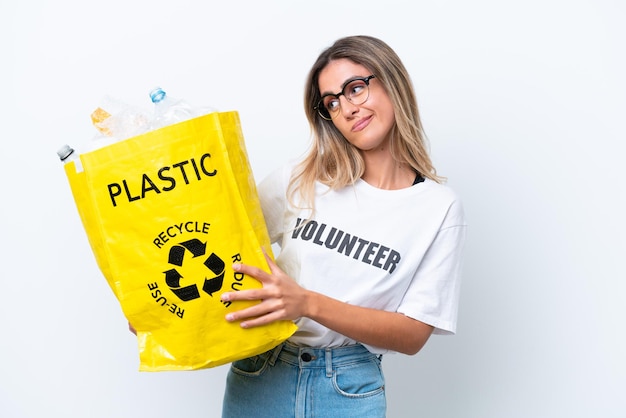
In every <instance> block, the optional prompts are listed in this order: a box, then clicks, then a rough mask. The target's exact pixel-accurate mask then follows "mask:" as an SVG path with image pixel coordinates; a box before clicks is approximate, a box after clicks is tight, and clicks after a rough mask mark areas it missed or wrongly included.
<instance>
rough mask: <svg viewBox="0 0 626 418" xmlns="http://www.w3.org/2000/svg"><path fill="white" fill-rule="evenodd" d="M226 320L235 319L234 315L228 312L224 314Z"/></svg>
mask: <svg viewBox="0 0 626 418" xmlns="http://www.w3.org/2000/svg"><path fill="white" fill-rule="evenodd" d="M226 320H227V321H234V320H235V315H233V314H230V313H229V314H228V315H226Z"/></svg>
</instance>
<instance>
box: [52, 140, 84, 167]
mask: <svg viewBox="0 0 626 418" xmlns="http://www.w3.org/2000/svg"><path fill="white" fill-rule="evenodd" d="M57 156H58V157H59V160H61V162H62V163H63V164H68V163H70V162H72V161H74V165H75V166H76V172H81V171H83V166H82V164H81V161H80V156H79V155H78V152H77V151H76V150H75V149H74V148H72V147H70V146H69V145H67V144H65V145H63V146H62V147H61V148H59V149H58V151H57Z"/></svg>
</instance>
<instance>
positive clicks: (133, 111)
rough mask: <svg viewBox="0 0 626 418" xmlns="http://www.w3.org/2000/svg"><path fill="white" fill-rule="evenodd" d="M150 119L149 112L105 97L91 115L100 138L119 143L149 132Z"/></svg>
mask: <svg viewBox="0 0 626 418" xmlns="http://www.w3.org/2000/svg"><path fill="white" fill-rule="evenodd" d="M150 118H151V117H150V115H149V114H148V113H147V112H144V111H143V110H141V109H139V108H136V107H134V106H130V105H128V104H126V103H123V102H121V101H119V100H116V99H114V98H112V97H109V96H105V97H104V98H103V99H102V100H101V104H100V106H98V108H97V109H96V110H94V111H93V113H92V114H91V121H92V123H93V125H94V126H95V127H96V129H98V131H99V133H100V136H101V137H110V138H111V139H113V140H117V141H120V140H123V139H126V138H130V137H132V136H136V135H140V134H142V133H144V132H146V131H148V129H149V120H150ZM97 139H100V138H97ZM105 142H106V141H105Z"/></svg>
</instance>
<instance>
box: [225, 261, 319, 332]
mask: <svg viewBox="0 0 626 418" xmlns="http://www.w3.org/2000/svg"><path fill="white" fill-rule="evenodd" d="M265 259H266V260H267V264H268V265H269V268H270V273H267V272H265V271H263V270H261V269H260V268H258V267H253V266H249V265H246V264H234V265H233V269H234V270H235V271H236V272H238V273H244V274H246V275H248V276H251V277H254V278H255V279H256V280H258V281H259V282H261V284H262V285H263V287H262V288H260V289H249V290H241V291H238V292H228V293H224V294H222V300H223V301H225V302H226V301H227V302H234V301H237V300H248V301H250V300H258V301H260V302H259V303H258V304H256V305H254V306H251V307H249V308H246V309H242V310H240V311H236V312H232V313H229V314H228V315H226V320H227V321H230V322H234V321H242V322H241V326H242V327H243V328H251V327H256V326H260V325H265V324H268V323H270V322H273V321H278V320H291V321H294V320H296V319H298V318H300V317H302V316H307V301H308V291H307V290H306V289H304V288H302V287H301V286H299V285H298V284H297V283H296V281H295V280H293V279H292V278H291V277H289V276H288V275H287V274H286V273H285V272H283V271H282V270H281V269H280V267H278V266H277V265H276V263H275V262H274V261H273V260H272V259H271V258H270V257H269V256H268V255H267V254H265Z"/></svg>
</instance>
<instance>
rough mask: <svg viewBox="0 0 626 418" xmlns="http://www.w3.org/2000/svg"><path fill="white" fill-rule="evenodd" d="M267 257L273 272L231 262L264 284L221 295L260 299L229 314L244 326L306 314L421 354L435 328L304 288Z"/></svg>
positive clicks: (351, 334) (360, 337) (355, 335)
mask: <svg viewBox="0 0 626 418" xmlns="http://www.w3.org/2000/svg"><path fill="white" fill-rule="evenodd" d="M265 258H266V259H267V263H268V265H269V267H270V273H266V272H265V271H263V270H261V269H259V268H257V267H252V266H248V265H245V264H235V265H233V268H234V270H235V271H237V272H240V273H244V274H247V275H249V276H252V277H254V278H255V279H257V280H258V281H260V282H261V283H262V284H263V287H262V288H261V289H250V290H242V291H239V292H228V293H224V294H222V300H223V301H237V300H248V301H251V300H258V301H260V302H259V303H258V304H256V305H254V306H251V307H249V308H246V309H242V310H240V311H236V312H232V313H229V314H228V315H226V320H227V321H230V322H234V321H242V322H241V326H242V327H243V328H252V327H256V326H260V325H265V324H268V323H270V322H273V321H278V320H291V321H293V320H296V319H298V318H300V317H308V318H311V319H312V320H314V321H316V322H318V323H320V324H322V325H324V326H325V327H328V328H330V329H332V330H334V331H336V332H338V333H340V334H343V335H345V336H347V337H348V338H351V339H353V340H355V341H360V342H361V343H363V344H370V345H373V346H376V347H381V348H386V349H389V350H393V351H397V352H399V353H404V354H415V353H417V352H418V351H419V350H420V349H421V348H422V347H423V346H424V344H425V343H426V341H427V340H428V338H429V337H430V335H431V333H432V331H433V327H432V326H430V325H427V324H425V323H423V322H420V321H418V320H415V319H412V318H409V317H407V316H405V315H403V314H401V313H398V312H387V311H381V310H378V309H372V308H365V307H361V306H356V305H351V304H348V303H345V302H341V301H339V300H336V299H333V298H330V297H328V296H325V295H322V294H320V293H316V292H312V291H310V290H306V289H304V288H303V287H301V286H300V285H298V284H297V283H296V281H295V280H293V279H292V278H291V277H289V276H287V274H285V273H284V272H283V271H282V270H281V269H280V268H279V267H278V266H277V265H276V263H274V261H272V259H270V258H269V257H268V256H267V254H266V255H265Z"/></svg>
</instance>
